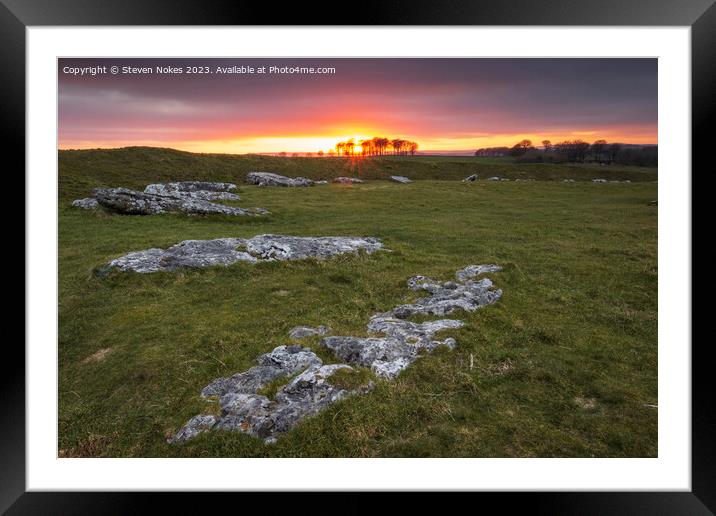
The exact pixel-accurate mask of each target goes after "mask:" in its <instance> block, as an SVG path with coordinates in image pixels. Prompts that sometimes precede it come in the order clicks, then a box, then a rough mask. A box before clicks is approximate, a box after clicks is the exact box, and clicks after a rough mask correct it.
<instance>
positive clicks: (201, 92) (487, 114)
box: [58, 58, 658, 154]
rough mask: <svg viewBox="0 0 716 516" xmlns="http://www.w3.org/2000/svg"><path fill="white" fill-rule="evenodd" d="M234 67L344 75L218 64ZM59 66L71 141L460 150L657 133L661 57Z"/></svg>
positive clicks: (62, 142)
mask: <svg viewBox="0 0 716 516" xmlns="http://www.w3.org/2000/svg"><path fill="white" fill-rule="evenodd" d="M102 66H104V67H106V71H105V72H104V73H98V74H96V75H87V74H86V75H84V76H80V75H73V74H71V73H68V70H69V69H71V68H87V67H102ZM112 66H117V67H119V70H120V73H117V74H112V73H111V72H110V71H109V70H110V68H111V67H112ZM125 66H131V67H137V68H141V67H146V68H151V69H153V70H154V69H155V67H157V66H172V67H182V68H183V67H187V66H199V67H201V66H207V67H209V69H210V70H211V71H212V73H211V74H186V73H183V74H164V75H162V74H156V73H151V74H149V73H144V74H139V73H121V70H122V67H125ZM232 66H251V67H253V68H254V69H258V68H260V67H261V66H266V67H267V70H268V69H269V67H271V66H276V67H285V66H304V67H332V68H335V73H332V74H290V73H268V72H267V73H263V74H260V73H253V74H237V73H229V74H221V73H217V72H216V69H217V67H223V68H227V67H232ZM58 75H59V99H58V104H59V147H60V148H61V149H79V148H97V147H125V146H132V145H149V146H160V147H172V148H175V149H181V150H187V151H192V152H220V153H236V154H242V153H249V152H254V153H260V152H266V153H273V152H289V153H292V152H301V153H303V152H317V151H319V150H323V151H324V152H327V151H328V150H329V149H331V148H333V147H334V146H335V144H336V143H337V142H338V141H341V140H346V139H349V138H355V139H356V141H358V140H360V139H366V138H371V137H373V136H386V137H389V138H403V139H408V140H414V141H416V142H418V144H419V145H420V152H430V151H435V152H451V153H456V154H460V153H462V154H465V153H471V152H474V150H475V149H477V148H480V147H492V146H501V145H506V146H512V145H513V144H514V143H516V142H517V141H519V140H521V139H523V138H528V139H531V140H532V141H533V143H534V144H535V145H539V144H540V142H541V141H542V140H544V139H549V140H551V141H552V142H557V141H561V140H565V139H576V138H579V139H582V140H585V141H588V142H592V141H594V140H596V139H600V138H603V139H606V140H607V141H610V142H622V143H657V91H658V88H657V60H656V59H462V58H461V59H308V58H301V59H263V58H262V59H244V58H241V59H60V60H59V61H58Z"/></svg>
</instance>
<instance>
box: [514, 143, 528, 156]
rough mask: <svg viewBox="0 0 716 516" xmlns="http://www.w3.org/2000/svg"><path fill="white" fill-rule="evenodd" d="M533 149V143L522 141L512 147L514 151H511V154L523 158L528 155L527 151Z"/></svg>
mask: <svg viewBox="0 0 716 516" xmlns="http://www.w3.org/2000/svg"><path fill="white" fill-rule="evenodd" d="M531 148H532V142H531V141H530V140H522V141H520V142H517V143H516V144H515V145H513V146H512V149H510V154H512V155H513V156H523V155H525V154H526V153H527V150H528V149H531Z"/></svg>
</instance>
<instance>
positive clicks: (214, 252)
mask: <svg viewBox="0 0 716 516" xmlns="http://www.w3.org/2000/svg"><path fill="white" fill-rule="evenodd" d="M245 242H246V240H244V239H243V238H218V239H216V240H184V241H183V242H179V243H178V244H176V245H173V246H171V247H170V248H168V249H157V248H153V249H147V250H145V251H137V252H134V253H129V254H126V255H124V256H121V257H119V258H117V259H115V260H112V261H111V262H109V266H110V267H116V268H118V269H120V270H123V271H134V272H139V273H151V272H159V271H174V270H177V269H180V268H184V267H186V268H203V267H211V266H214V265H224V266H226V265H231V264H233V263H236V262H238V261H246V262H255V261H257V259H256V258H255V257H254V256H252V255H250V254H249V253H247V252H245V251H241V250H239V246H243V245H244V244H245Z"/></svg>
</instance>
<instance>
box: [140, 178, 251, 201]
mask: <svg viewBox="0 0 716 516" xmlns="http://www.w3.org/2000/svg"><path fill="white" fill-rule="evenodd" d="M231 190H236V185H235V184H233V183H209V182H206V181H182V182H179V183H157V184H151V185H147V187H146V188H145V189H144V193H146V194H152V195H162V196H165V197H176V198H179V199H195V200H203V201H238V200H240V197H239V196H238V195H237V194H235V193H231Z"/></svg>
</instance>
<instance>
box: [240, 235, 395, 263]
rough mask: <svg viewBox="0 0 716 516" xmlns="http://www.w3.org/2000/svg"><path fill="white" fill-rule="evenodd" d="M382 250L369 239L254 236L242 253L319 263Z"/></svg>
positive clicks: (379, 243) (372, 239)
mask: <svg viewBox="0 0 716 516" xmlns="http://www.w3.org/2000/svg"><path fill="white" fill-rule="evenodd" d="M382 248H383V244H382V242H381V241H380V240H378V239H377V238H371V237H295V236H282V235H258V236H255V237H253V238H251V239H249V240H247V241H246V250H247V251H248V252H249V253H251V254H252V255H254V256H256V257H257V258H259V259H263V260H302V259H305V258H319V259H321V258H330V257H331V256H335V255H337V254H345V253H356V252H358V251H360V250H363V251H365V252H366V253H373V252H375V251H378V250H380V249H382Z"/></svg>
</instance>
